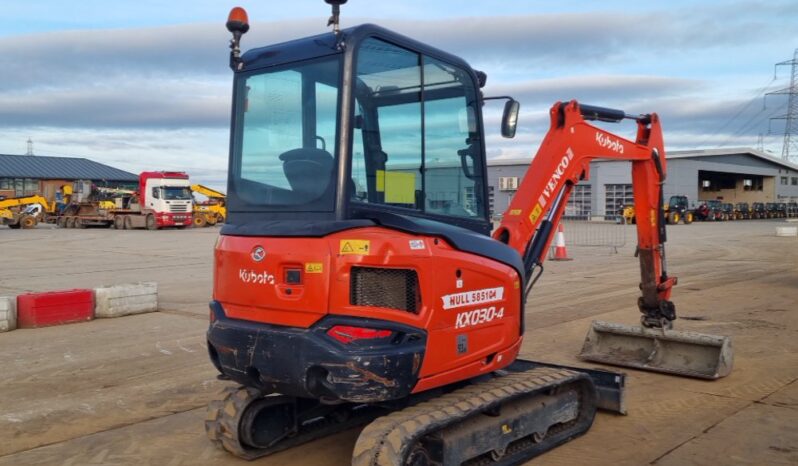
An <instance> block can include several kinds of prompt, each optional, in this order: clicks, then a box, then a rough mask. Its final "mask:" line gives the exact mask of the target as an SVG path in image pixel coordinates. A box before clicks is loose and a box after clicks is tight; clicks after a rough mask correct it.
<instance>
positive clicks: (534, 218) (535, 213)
mask: <svg viewBox="0 0 798 466" xmlns="http://www.w3.org/2000/svg"><path fill="white" fill-rule="evenodd" d="M542 213H543V207H541V206H540V204H535V208H534V209H532V212H530V213H529V221H530V222H532V223H533V224H534V223H535V222H536V221H537V220H538V217H540V214H542Z"/></svg>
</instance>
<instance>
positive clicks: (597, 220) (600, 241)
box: [562, 212, 629, 253]
mask: <svg viewBox="0 0 798 466" xmlns="http://www.w3.org/2000/svg"><path fill="white" fill-rule="evenodd" d="M562 224H563V229H564V230H565V244H566V245H567V246H595V247H608V248H611V249H612V251H613V252H615V253H617V252H618V248H620V247H623V246H625V245H626V232H627V230H628V229H629V228H628V227H626V226H625V225H624V222H623V217H621V216H620V215H617V214H612V215H601V216H596V215H591V214H590V213H589V212H588V213H586V214H582V215H566V216H563V217H562Z"/></svg>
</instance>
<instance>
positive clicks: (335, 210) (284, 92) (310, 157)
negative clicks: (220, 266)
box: [228, 24, 517, 235]
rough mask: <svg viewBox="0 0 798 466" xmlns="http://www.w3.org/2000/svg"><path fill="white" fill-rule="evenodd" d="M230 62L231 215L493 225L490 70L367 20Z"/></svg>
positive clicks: (239, 218) (237, 218)
mask: <svg viewBox="0 0 798 466" xmlns="http://www.w3.org/2000/svg"><path fill="white" fill-rule="evenodd" d="M235 66H236V68H237V71H238V72H237V73H236V78H235V96H234V117H233V136H232V157H231V161H230V175H231V177H230V179H231V183H230V192H229V200H228V204H229V210H230V214H229V216H230V219H231V220H232V221H233V223H244V222H246V221H247V220H249V219H252V218H254V217H255V216H261V215H263V214H264V213H268V214H269V215H270V218H272V219H273V220H292V219H294V220H297V219H298V220H301V221H302V222H305V221H307V220H314V221H319V222H324V221H353V220H357V219H364V218H375V217H381V216H391V215H402V216H408V217H413V218H419V219H428V220H432V221H441V222H444V223H445V224H447V225H453V226H457V227H461V228H465V229H467V230H470V231H473V232H475V233H480V234H483V235H488V234H489V233H490V228H491V224H490V221H489V212H488V210H489V206H488V201H487V200H488V191H487V183H486V175H485V173H486V169H485V141H484V133H483V122H482V112H481V106H482V105H483V101H482V95H481V92H480V85H483V84H484V79H485V78H484V74H481V73H478V72H476V71H475V70H473V69H472V68H471V67H470V66H469V65H468V64H467V63H466V62H464V61H463V60H462V59H460V58H458V57H455V56H453V55H449V54H447V53H445V52H442V51H440V50H437V49H434V48H432V47H429V46H427V45H425V44H422V43H419V42H417V41H414V40H412V39H409V38H407V37H404V36H401V35H399V34H396V33H394V32H391V31H388V30H386V29H383V28H381V27H379V26H375V25H368V24H367V25H361V26H358V27H355V28H351V29H347V30H344V31H340V32H339V33H338V34H330V33H327V34H322V35H319V36H315V37H309V38H305V39H300V40H298V41H293V42H289V43H286V44H278V45H274V46H270V47H264V48H259V49H255V50H251V51H249V52H247V53H246V54H244V55H243V56H242V57H241V58H240V59H239V61H238V62H237V64H236V65H235ZM515 112H517V106H515ZM505 119H506V123H505V124H504V126H505V127H507V126H511V125H512V122H514V121H515V117H514V112H513V111H512V110H508V112H507V114H506V117H505Z"/></svg>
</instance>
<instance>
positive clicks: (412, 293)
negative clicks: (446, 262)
mask: <svg viewBox="0 0 798 466" xmlns="http://www.w3.org/2000/svg"><path fill="white" fill-rule="evenodd" d="M349 289H350V302H351V303H352V304H353V305H355V306H374V307H386V308H389V309H398V310H401V311H408V312H418V307H419V306H420V304H419V303H420V301H421V298H420V295H419V292H418V274H416V271H415V270H409V269H387V268H375V267H352V281H351V283H350V288H349Z"/></svg>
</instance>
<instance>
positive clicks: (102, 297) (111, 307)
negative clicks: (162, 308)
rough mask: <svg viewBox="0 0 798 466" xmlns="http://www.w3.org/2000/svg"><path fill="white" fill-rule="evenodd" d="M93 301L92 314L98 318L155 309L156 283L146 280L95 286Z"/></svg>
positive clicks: (156, 300) (156, 305)
mask: <svg viewBox="0 0 798 466" xmlns="http://www.w3.org/2000/svg"><path fill="white" fill-rule="evenodd" d="M94 302H95V308H94V315H95V316H96V317H98V318H100V317H121V316H126V315H131V314H142V313H145V312H153V311H157V310H158V284H157V283H155V282H146V283H131V284H127V285H113V286H104V287H101V288H95V289H94Z"/></svg>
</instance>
